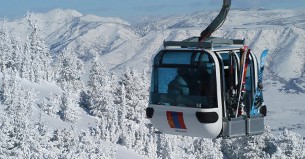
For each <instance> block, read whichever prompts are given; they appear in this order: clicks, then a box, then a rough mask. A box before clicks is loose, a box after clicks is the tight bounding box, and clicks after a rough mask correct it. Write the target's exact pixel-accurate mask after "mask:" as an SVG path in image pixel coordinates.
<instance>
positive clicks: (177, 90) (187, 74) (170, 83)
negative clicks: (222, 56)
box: [151, 63, 217, 108]
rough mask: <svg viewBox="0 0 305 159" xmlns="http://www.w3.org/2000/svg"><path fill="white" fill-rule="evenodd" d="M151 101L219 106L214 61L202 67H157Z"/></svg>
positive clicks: (176, 104) (199, 106) (203, 106)
mask: <svg viewBox="0 0 305 159" xmlns="http://www.w3.org/2000/svg"><path fill="white" fill-rule="evenodd" d="M154 73H155V75H154V76H155V77H154V82H155V84H156V83H157V84H156V85H154V86H155V87H157V89H156V88H155V91H154V92H152V98H151V103H152V104H158V105H165V106H181V107H194V108H215V107H217V97H216V75H215V68H214V63H205V64H203V63H202V64H201V67H199V68H198V67H194V68H190V67H177V68H166V67H164V68H162V67H159V68H156V71H154Z"/></svg>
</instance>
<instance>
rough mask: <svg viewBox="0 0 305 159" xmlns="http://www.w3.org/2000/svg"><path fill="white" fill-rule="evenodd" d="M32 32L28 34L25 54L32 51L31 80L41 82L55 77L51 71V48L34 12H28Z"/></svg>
mask: <svg viewBox="0 0 305 159" xmlns="http://www.w3.org/2000/svg"><path fill="white" fill-rule="evenodd" d="M26 18H27V21H28V24H29V27H30V30H31V31H32V32H31V34H30V35H29V36H28V38H29V39H27V40H26V42H27V44H26V45H25V54H26V53H27V52H29V53H30V62H31V63H30V66H29V68H30V69H29V70H28V71H30V72H31V73H30V74H32V73H33V75H32V76H31V78H30V79H31V81H33V82H40V81H42V80H44V81H51V80H52V79H53V73H52V71H51V61H52V58H51V55H50V53H49V49H48V48H47V47H46V46H45V42H44V40H43V38H42V36H41V34H40V32H39V28H38V25H37V22H36V21H35V20H33V18H32V14H31V13H29V12H28V13H27V15H26Z"/></svg>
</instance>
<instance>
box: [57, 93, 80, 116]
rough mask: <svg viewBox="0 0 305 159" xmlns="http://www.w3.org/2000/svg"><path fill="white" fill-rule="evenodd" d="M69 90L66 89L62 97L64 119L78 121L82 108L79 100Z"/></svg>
mask: <svg viewBox="0 0 305 159" xmlns="http://www.w3.org/2000/svg"><path fill="white" fill-rule="evenodd" d="M73 95H74V94H72V93H71V92H70V91H69V90H64V93H63V95H62V98H61V100H62V101H61V112H62V119H63V120H65V121H70V122H76V121H78V120H79V119H80V115H81V112H80V108H79V105H78V101H77V100H76V99H75V96H73Z"/></svg>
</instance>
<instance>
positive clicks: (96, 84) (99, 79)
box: [87, 56, 117, 122]
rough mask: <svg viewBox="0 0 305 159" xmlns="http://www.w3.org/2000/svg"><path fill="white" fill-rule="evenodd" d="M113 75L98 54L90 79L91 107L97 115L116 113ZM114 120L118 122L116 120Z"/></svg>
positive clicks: (93, 63) (110, 115)
mask: <svg viewBox="0 0 305 159" xmlns="http://www.w3.org/2000/svg"><path fill="white" fill-rule="evenodd" d="M111 84H112V83H111V76H110V74H109V72H108V70H107V68H106V66H105V65H104V64H103V63H102V62H101V61H100V60H99V58H98V57H97V56H96V57H95V58H94V59H93V60H92V66H91V69H90V75H89V81H88V87H87V88H88V94H89V109H90V110H91V112H92V114H93V115H95V116H102V115H106V116H108V117H112V116H117V115H114V113H115V112H113V111H115V106H114V96H113V93H112V92H113V89H114V88H113V86H112V85H111ZM109 113H111V114H109ZM114 122H117V120H116V121H114Z"/></svg>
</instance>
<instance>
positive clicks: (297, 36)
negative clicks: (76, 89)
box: [9, 9, 305, 89]
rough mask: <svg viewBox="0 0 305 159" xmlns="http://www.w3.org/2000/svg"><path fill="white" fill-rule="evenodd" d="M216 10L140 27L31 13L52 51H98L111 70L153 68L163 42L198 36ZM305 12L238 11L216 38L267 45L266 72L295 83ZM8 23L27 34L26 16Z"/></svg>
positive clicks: (86, 54) (69, 13)
mask: <svg viewBox="0 0 305 159" xmlns="http://www.w3.org/2000/svg"><path fill="white" fill-rule="evenodd" d="M217 14H218V12H217V11H202V12H197V13H193V14H190V15H183V16H170V17H166V18H161V19H156V18H153V19H152V20H146V21H144V22H142V23H140V24H136V25H132V24H130V23H128V22H126V21H124V20H122V19H119V18H112V17H107V18H105V17H98V16H94V15H82V14H81V13H78V12H77V11H73V10H60V9H56V10H53V11H50V12H48V13H37V14H33V17H34V18H35V19H36V20H37V22H38V23H39V26H40V29H42V32H43V33H44V36H45V39H46V44H47V45H48V46H49V47H50V49H51V51H52V52H53V53H54V54H58V52H60V51H62V50H63V49H64V48H67V47H68V48H72V49H73V50H74V51H75V52H76V53H78V55H79V56H80V57H83V58H84V59H87V58H90V56H91V55H92V54H95V53H98V54H100V55H102V56H103V58H104V61H105V62H106V65H107V66H108V67H109V68H111V69H114V70H122V69H124V68H125V67H126V66H130V67H136V66H139V65H140V66H143V68H145V69H149V67H150V65H149V62H150V60H151V57H153V55H154V54H155V53H156V52H157V51H158V50H159V49H160V48H161V47H162V42H163V40H182V39H186V38H188V37H190V36H197V35H199V33H200V32H201V31H202V29H203V28H204V27H205V26H207V25H208V24H209V23H210V22H211V20H212V19H213V18H214V17H215V16H216V15H217ZM304 15H305V11H303V10H263V9H248V10H246V9H243V10H238V9H235V10H232V11H230V14H229V15H228V18H227V20H226V22H225V23H224V25H223V27H222V28H221V29H220V30H218V31H217V32H216V33H214V35H213V36H224V37H226V38H241V39H243V38H245V39H246V41H247V44H248V45H249V46H250V47H251V48H252V50H253V51H254V52H255V53H256V54H257V55H259V54H260V53H261V51H262V50H263V49H265V48H268V49H269V50H270V52H271V55H270V56H271V57H272V58H269V62H268V65H267V72H268V73H267V74H269V75H271V76H272V77H273V78H277V80H280V81H282V82H286V83H291V81H290V80H292V79H299V78H302V75H303V74H304V70H305V67H304V66H305V63H304V58H305V57H304V56H305V54H303V51H302V50H304V45H303V43H304V36H305V33H304V29H305V20H304V18H303V17H304ZM9 25H10V26H12V28H14V30H16V31H17V32H20V34H21V35H23V36H25V35H26V30H25V28H26V27H25V26H24V25H26V20H25V18H23V19H19V20H15V21H12V22H9ZM114 57H116V58H114ZM120 57H122V58H120ZM114 59H115V60H114ZM287 66H290V67H287ZM302 83H304V82H302V80H299V82H298V85H301V86H302ZM300 89H303V87H300Z"/></svg>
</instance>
